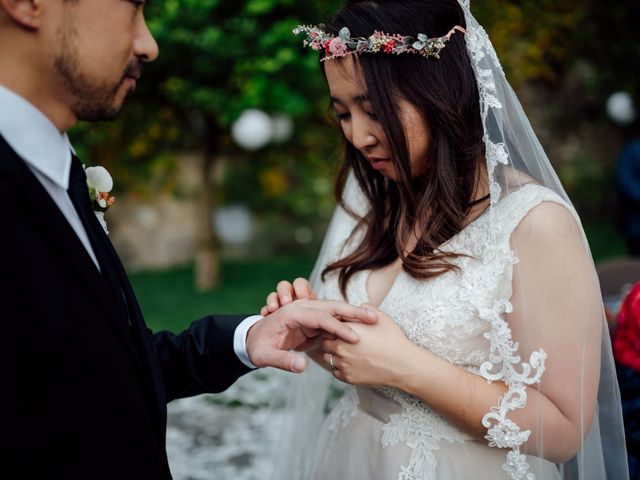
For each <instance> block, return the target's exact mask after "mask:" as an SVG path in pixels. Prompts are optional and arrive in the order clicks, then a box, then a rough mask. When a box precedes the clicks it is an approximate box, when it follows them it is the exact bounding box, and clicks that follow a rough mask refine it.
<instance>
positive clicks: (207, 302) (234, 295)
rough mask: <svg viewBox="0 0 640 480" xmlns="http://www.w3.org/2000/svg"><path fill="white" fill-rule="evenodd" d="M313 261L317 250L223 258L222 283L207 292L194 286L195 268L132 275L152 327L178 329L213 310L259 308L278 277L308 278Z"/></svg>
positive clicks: (248, 311) (243, 311)
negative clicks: (250, 258)
mask: <svg viewBox="0 0 640 480" xmlns="http://www.w3.org/2000/svg"><path fill="white" fill-rule="evenodd" d="M314 261H315V255H314V254H307V255H302V254H297V255H289V256H286V255H279V256H274V257H272V258H266V259H259V260H255V259H252V260H244V259H243V260H236V259H233V260H223V262H222V270H221V276H222V282H221V284H220V286H219V287H218V288H216V289H214V290H212V291H211V292H207V293H200V292H197V291H196V289H195V288H194V282H193V278H194V274H193V268H191V267H185V268H177V269H171V270H163V271H149V272H142V273H135V274H132V275H131V276H130V279H131V283H132V284H133V288H134V290H135V292H136V295H137V296H138V300H139V301H140V304H141V307H142V311H143V312H144V315H145V320H146V321H147V324H148V325H149V327H150V328H151V329H152V330H154V331H157V330H171V331H174V332H175V331H179V330H182V329H184V328H185V327H186V326H188V325H189V323H191V322H192V321H193V320H196V319H198V318H200V317H203V316H205V315H208V314H211V313H240V314H254V313H258V312H259V309H260V307H262V306H263V305H264V300H265V298H266V296H267V294H268V293H269V292H271V291H273V290H274V289H275V286H276V284H277V283H278V281H280V280H293V279H294V278H296V277H308V276H309V274H310V273H311V269H312V268H313V263H314Z"/></svg>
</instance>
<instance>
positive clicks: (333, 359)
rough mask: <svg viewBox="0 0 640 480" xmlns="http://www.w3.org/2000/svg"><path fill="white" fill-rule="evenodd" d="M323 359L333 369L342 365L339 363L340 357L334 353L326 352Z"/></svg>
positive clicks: (337, 368)
mask: <svg viewBox="0 0 640 480" xmlns="http://www.w3.org/2000/svg"><path fill="white" fill-rule="evenodd" d="M322 360H323V361H324V363H326V364H327V365H328V366H329V368H331V369H332V370H339V369H340V365H339V364H338V362H339V358H338V357H337V356H336V355H335V354H333V353H326V352H325V353H324V354H323V355H322Z"/></svg>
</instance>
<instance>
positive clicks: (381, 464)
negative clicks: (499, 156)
mask: <svg viewBox="0 0 640 480" xmlns="http://www.w3.org/2000/svg"><path fill="white" fill-rule="evenodd" d="M546 201H551V202H556V203H558V204H561V205H563V206H565V207H566V208H567V209H569V210H570V211H571V212H572V214H573V215H575V212H574V210H573V208H572V207H571V206H569V205H568V204H567V203H566V202H564V201H563V200H562V199H561V198H560V197H559V196H558V195H556V194H555V193H554V192H552V191H551V190H549V189H547V188H545V187H542V186H538V185H535V184H529V185H525V186H524V187H522V188H521V189H520V190H518V191H515V192H513V193H511V194H509V195H507V196H506V197H504V198H503V199H501V200H500V201H499V202H498V204H497V205H495V206H494V208H493V211H492V212H491V214H492V215H493V218H492V219H491V221H489V214H488V213H485V214H483V215H481V216H480V217H478V218H477V219H476V220H475V221H474V222H472V223H471V224H469V225H468V226H467V227H465V228H464V229H463V230H462V231H461V232H460V233H459V234H457V235H456V236H454V237H453V238H451V239H450V240H449V241H448V242H447V243H446V244H445V245H444V246H443V250H449V251H453V252H457V253H463V254H466V255H467V256H462V257H458V258H457V259H456V260H455V263H456V264H457V265H458V266H459V267H460V270H459V271H452V272H448V273H446V274H444V275H441V276H439V277H436V278H435V279H433V280H430V281H421V280H416V279H414V278H413V277H411V276H410V275H408V274H407V273H405V272H404V271H401V273H400V274H399V275H398V277H397V278H396V280H395V282H394V284H393V286H392V287H391V289H390V290H389V292H388V294H387V295H386V297H385V298H384V300H383V301H382V303H381V304H380V308H381V309H382V310H383V311H385V312H386V313H387V314H388V315H390V316H391V317H392V318H393V319H394V320H395V321H396V322H397V323H398V324H399V325H400V326H401V328H402V329H403V331H404V332H405V334H406V335H407V337H409V339H411V341H413V342H414V343H416V344H417V345H419V346H421V347H423V348H425V349H428V350H430V351H431V352H433V353H434V354H436V355H438V356H440V357H442V358H444V359H446V360H448V361H449V362H451V363H453V364H455V365H459V366H461V367H463V368H464V369H466V370H468V371H469V372H473V373H474V374H477V375H482V376H485V377H486V375H483V372H482V371H481V368H480V367H481V365H482V364H483V363H484V362H487V361H488V360H489V354H490V340H489V339H488V338H487V337H486V336H485V334H487V333H488V332H490V330H491V328H492V323H491V318H492V316H501V317H504V313H505V312H508V311H509V309H510V308H511V305H510V304H509V302H508V300H506V299H510V298H511V294H512V284H511V282H512V272H513V265H514V264H515V263H516V262H517V261H518V260H517V258H515V256H514V254H513V253H512V251H511V247H510V237H511V233H512V232H513V230H514V229H515V228H516V227H517V226H518V224H519V223H520V221H521V220H522V219H523V217H524V216H525V215H526V214H527V213H528V212H529V211H530V210H531V209H533V208H535V207H536V206H537V205H539V204H540V203H542V202H546ZM489 225H491V226H492V229H494V230H495V229H496V228H498V232H495V231H494V232H489V231H488V230H489ZM496 226H497V227H496ZM488 244H490V245H491V248H487V245H488ZM368 274H369V272H368V271H361V272H358V273H357V274H355V275H354V276H353V277H352V279H351V281H350V282H349V285H348V289H347V293H348V300H349V302H350V303H352V304H355V305H358V304H361V303H366V302H368V296H367V292H366V281H367V277H368ZM323 296H324V297H326V298H331V299H342V295H341V294H340V291H339V288H338V285H337V275H335V274H332V275H330V276H328V278H327V281H326V283H325V290H324V292H323ZM432 387H433V388H438V385H433V386H432ZM316 452H317V453H316V457H315V460H314V461H313V463H312V469H311V472H312V473H311V476H310V478H312V479H314V480H375V479H385V480H389V479H398V480H418V479H420V480H432V479H438V480H447V479H459V480H467V479H474V480H483V479H486V480H496V479H503V478H510V477H511V478H516V477H514V476H513V475H510V473H509V472H506V471H505V470H504V468H503V465H505V455H506V454H507V452H508V450H505V449H500V448H496V447H490V446H489V445H488V442H487V441H486V440H482V441H478V440H474V439H472V438H471V437H469V436H468V435H466V434H465V433H463V432H462V431H461V430H459V429H458V428H456V427H455V426H453V425H452V424H451V423H449V422H448V421H447V420H446V419H445V418H443V417H442V416H440V415H439V414H438V413H436V412H434V411H433V410H431V409H430V408H429V407H428V406H427V405H425V404H424V403H423V402H421V401H420V400H418V399H417V398H414V397H412V396H410V395H408V394H406V393H404V392H401V391H398V390H394V389H372V388H363V387H357V388H356V387H351V386H350V387H348V389H347V391H346V393H345V394H344V395H343V397H342V398H341V399H340V401H339V402H338V403H337V405H336V406H335V407H334V408H333V410H332V411H331V412H330V414H329V416H328V417H327V419H326V421H325V423H324V425H323V427H322V429H321V431H320V433H319V445H318V449H317V450H316ZM526 461H527V463H528V464H529V472H530V473H532V474H533V475H535V478H536V479H559V478H560V475H559V473H558V470H557V467H556V466H555V465H554V464H553V463H550V462H548V461H546V460H544V459H541V458H535V457H531V456H527V457H526Z"/></svg>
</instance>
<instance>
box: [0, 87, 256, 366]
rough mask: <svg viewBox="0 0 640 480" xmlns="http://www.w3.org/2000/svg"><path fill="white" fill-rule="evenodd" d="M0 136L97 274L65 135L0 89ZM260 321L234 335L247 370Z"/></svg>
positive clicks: (250, 322)
mask: <svg viewBox="0 0 640 480" xmlns="http://www.w3.org/2000/svg"><path fill="white" fill-rule="evenodd" d="M0 135H2V137H3V138H4V139H5V140H6V142H7V143H8V144H9V146H10V147H11V148H12V149H13V150H14V151H15V152H16V153H17V154H18V155H19V156H20V157H21V158H22V159H23V160H24V161H25V163H26V164H27V166H28V167H29V169H30V170H31V171H32V172H33V174H34V175H35V176H36V178H37V179H38V180H39V181H40V183H41V184H42V186H43V187H44V189H45V190H46V191H47V193H49V195H50V196H51V198H52V200H53V201H54V203H55V204H56V205H57V207H58V208H59V209H60V211H61V212H62V214H63V215H64V217H65V218H66V219H67V221H68V222H69V225H71V228H73V231H74V232H75V233H76V235H77V236H78V238H79V239H80V241H81V242H82V245H83V246H84V248H85V249H86V250H87V253H88V254H89V256H90V257H91V259H92V260H93V263H94V264H95V265H96V267H97V268H98V270H100V264H99V263H98V260H97V258H96V255H95V253H94V252H93V248H92V247H91V242H90V241H89V237H88V236H87V232H86V231H85V229H84V226H83V225H82V222H81V221H80V217H79V216H78V213H77V212H76V209H75V207H74V206H73V204H72V203H71V199H70V198H69V194H68V193H67V188H69V172H70V170H71V152H72V150H73V147H72V146H71V144H70V142H69V137H68V136H67V134H66V133H63V134H61V133H60V132H59V131H58V129H57V128H56V127H55V126H54V125H53V123H51V121H50V120H49V119H48V118H47V117H46V116H45V115H44V114H43V113H42V112H41V111H40V110H38V109H37V108H36V107H34V106H33V105H31V104H30V103H29V102H28V101H27V100H25V99H24V98H22V97H21V96H19V95H17V94H15V93H14V92H12V91H11V90H9V89H7V88H5V87H3V86H2V85H0ZM261 318H262V317H261V316H259V315H254V316H251V317H248V318H246V319H244V320H243V321H242V322H241V323H240V324H239V325H238V327H237V328H236V331H235V332H234V340H233V348H234V351H235V353H236V355H237V356H238V358H239V359H240V361H242V363H244V364H245V365H247V366H248V367H250V368H255V365H253V364H252V363H251V361H250V360H249V355H248V354H247V350H246V337H247V332H248V331H249V328H251V326H253V325H254V324H255V323H256V322H257V321H258V320H260V319H261Z"/></svg>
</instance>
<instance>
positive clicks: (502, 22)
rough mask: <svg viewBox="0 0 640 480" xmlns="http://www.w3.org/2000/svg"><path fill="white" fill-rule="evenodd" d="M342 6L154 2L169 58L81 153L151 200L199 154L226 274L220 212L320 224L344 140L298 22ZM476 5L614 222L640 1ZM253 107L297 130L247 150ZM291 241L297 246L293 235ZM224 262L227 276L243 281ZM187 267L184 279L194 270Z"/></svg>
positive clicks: (89, 136)
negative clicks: (618, 122)
mask: <svg viewBox="0 0 640 480" xmlns="http://www.w3.org/2000/svg"><path fill="white" fill-rule="evenodd" d="M344 3H345V2H343V1H338V0H323V1H317V2H308V1H303V0H237V1H235V2H223V1H221V0H165V1H164V2H150V3H149V5H148V6H147V7H145V8H146V16H147V18H148V21H149V26H150V28H151V31H152V32H153V34H154V35H155V37H156V39H157V41H158V43H159V46H160V57H159V58H158V60H157V61H156V62H154V63H153V64H151V65H149V66H148V67H147V69H146V72H145V75H144V77H143V80H142V81H141V82H140V84H139V86H138V91H137V92H136V94H135V95H134V96H132V97H131V98H130V99H129V100H128V102H127V103H128V104H127V107H126V109H125V111H124V113H123V115H122V116H121V118H120V119H119V120H118V121H117V122H111V123H103V124H100V125H89V124H81V125H79V126H78V127H76V129H75V130H74V131H73V132H72V138H73V140H74V144H75V146H76V149H77V150H78V151H79V153H80V155H81V157H82V158H83V159H84V160H85V161H87V162H88V163H93V164H101V165H104V166H106V167H107V168H109V169H110V170H111V171H112V173H113V175H114V178H115V179H116V192H115V193H116V194H120V193H122V192H123V191H124V192H126V191H134V192H135V193H136V194H138V195H139V196H142V197H145V196H147V197H150V196H152V195H154V194H155V193H156V192H158V191H164V192H170V193H174V194H175V193H176V191H175V190H176V180H175V176H176V171H177V166H176V163H175V162H176V153H179V152H184V151H191V152H198V153H199V154H200V156H201V157H202V165H201V167H200V173H201V177H202V182H201V188H200V193H199V200H200V204H201V207H202V208H201V210H202V216H201V217H200V221H199V224H200V225H202V232H200V236H199V239H198V242H197V243H198V250H199V252H198V257H197V258H198V259H199V260H198V261H200V260H201V259H202V258H204V257H202V255H200V254H201V253H202V251H205V252H208V254H209V262H208V265H209V266H210V269H209V270H215V269H216V268H217V267H216V266H217V259H216V255H217V247H218V242H217V240H216V239H215V236H214V233H213V231H212V230H211V227H210V221H209V219H210V218H211V213H212V211H213V209H214V208H216V206H220V205H224V204H230V203H239V202H240V203H243V204H245V205H247V206H248V207H249V208H250V209H251V210H252V211H253V212H254V213H255V214H256V215H257V216H258V217H260V218H261V219H262V221H263V223H264V224H269V225H273V226H274V227H273V230H274V231H273V232H271V233H272V235H271V234H268V235H265V236H264V239H263V241H264V243H265V244H268V243H269V242H272V245H273V248H274V249H275V248H278V247H281V246H282V245H283V243H282V242H281V241H280V239H279V238H280V237H282V236H285V235H284V233H286V232H285V230H286V231H288V234H287V235H288V236H289V237H291V236H292V235H291V232H293V231H294V230H296V229H298V228H301V227H304V228H309V229H310V230H313V231H316V230H318V229H321V226H322V225H323V224H324V223H325V222H326V218H327V215H328V213H329V212H330V211H331V208H332V207H331V205H332V178H333V174H334V172H335V166H336V162H337V159H338V157H339V141H340V136H339V135H338V134H337V132H336V131H335V129H334V128H333V126H332V125H331V122H329V121H327V105H328V102H327V98H326V91H325V90H326V88H325V85H324V79H323V78H322V75H321V73H320V70H319V68H318V61H317V54H316V53H315V52H312V51H308V50H303V49H302V47H301V45H300V39H299V38H296V37H294V36H293V35H292V33H291V30H292V29H293V27H294V26H295V25H297V24H300V23H311V24H315V23H319V22H321V21H322V20H325V19H328V18H330V16H331V14H332V13H334V12H336V11H337V10H338V9H339V7H340V6H341V5H343V4H344ZM471 3H472V8H473V10H474V13H475V14H476V16H477V17H478V19H479V21H480V22H481V23H482V24H483V25H484V27H485V28H486V30H487V31H488V33H489V35H490V37H491V38H492V41H493V43H494V45H495V47H496V50H497V52H498V54H499V57H500V58H501V61H502V63H503V66H504V69H505V72H506V74H507V76H508V78H509V80H510V81H511V82H512V84H513V85H514V87H515V88H516V89H517V91H518V94H519V95H520V98H521V99H522V101H523V104H524V107H525V110H526V111H527V114H528V115H529V116H530V118H531V120H532V123H533V124H534V127H535V128H536V131H537V133H538V135H539V136H540V139H541V141H542V143H543V145H544V146H545V149H546V150H547V152H548V153H549V156H550V158H551V160H552V163H553V164H554V166H555V167H556V170H557V171H558V174H559V176H560V178H561V180H562V181H563V183H564V185H565V188H566V189H567V192H568V193H569V195H570V197H571V198H572V200H573V201H574V203H575V204H576V205H577V207H578V208H579V210H580V212H581V213H582V214H583V216H586V223H590V222H602V221H606V220H607V219H608V218H610V217H611V209H612V206H613V204H614V198H613V185H612V183H613V182H612V178H613V170H614V166H615V159H616V155H617V152H618V151H619V150H620V147H621V145H622V142H623V141H624V139H625V138H626V136H628V135H631V134H636V135H637V134H638V130H637V124H636V125H634V126H632V127H630V128H628V129H626V130H623V129H621V128H618V127H615V126H613V125H612V124H611V123H610V121H609V120H608V119H607V118H606V114H605V108H604V105H605V102H606V99H607V98H608V96H609V95H610V94H611V93H613V92H614V91H617V90H625V91H627V92H629V93H631V94H632V95H634V96H635V97H636V99H637V98H638V95H639V94H640V76H639V75H638V73H637V71H638V69H637V66H638V65H640V38H639V36H640V35H639V34H638V29H637V25H636V23H637V19H638V18H640V2H638V1H637V0H618V1H616V2H608V3H603V2H601V1H600V0H583V1H581V2H576V1H575V0H482V1H472V2H471ZM246 108H260V109H262V110H264V111H266V112H267V113H269V114H271V115H275V114H286V115H287V116H289V117H290V118H292V119H293V121H294V124H295V133H294V135H293V137H292V138H291V139H290V140H289V141H288V142H286V143H282V144H271V145H268V146H267V147H265V148H263V149H261V150H259V151H257V152H252V153H250V152H246V151H243V150H241V149H240V148H239V147H238V146H236V145H235V144H234V143H233V142H232V140H231V136H230V126H231V124H232V123H233V122H234V121H235V119H237V118H238V116H239V115H240V113H241V112H242V111H243V110H244V109H246ZM220 167H221V168H220ZM611 232H612V231H609V233H610V234H611ZM267 233H269V232H267ZM596 243H597V242H596ZM598 244H599V243H598ZM286 246H287V248H288V249H289V250H291V248H292V247H294V246H295V243H294V244H291V243H290V244H287V245H286ZM598 248H600V247H598ZM603 248H607V247H606V245H605V246H603ZM611 248H614V247H613V246H611ZM198 261H196V262H195V266H196V268H195V270H194V271H193V272H194V275H196V274H197V271H198V268H199V266H198ZM225 265H226V264H225V263H224V262H223V263H222V270H223V271H222V275H223V276H227V275H230V276H231V277H233V269H231V270H229V269H228V267H225ZM180 272H181V273H180V275H182V276H181V277H180V278H183V277H187V276H188V275H189V271H187V270H181V271H180ZM205 273H206V272H205ZM209 273H211V272H209ZM176 275H177V273H176ZM210 280H212V282H211V283H210V284H211V285H213V284H215V279H213V278H212V279H210ZM225 281H227V282H231V281H232V280H231V278H227V279H226V280H225Z"/></svg>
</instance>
